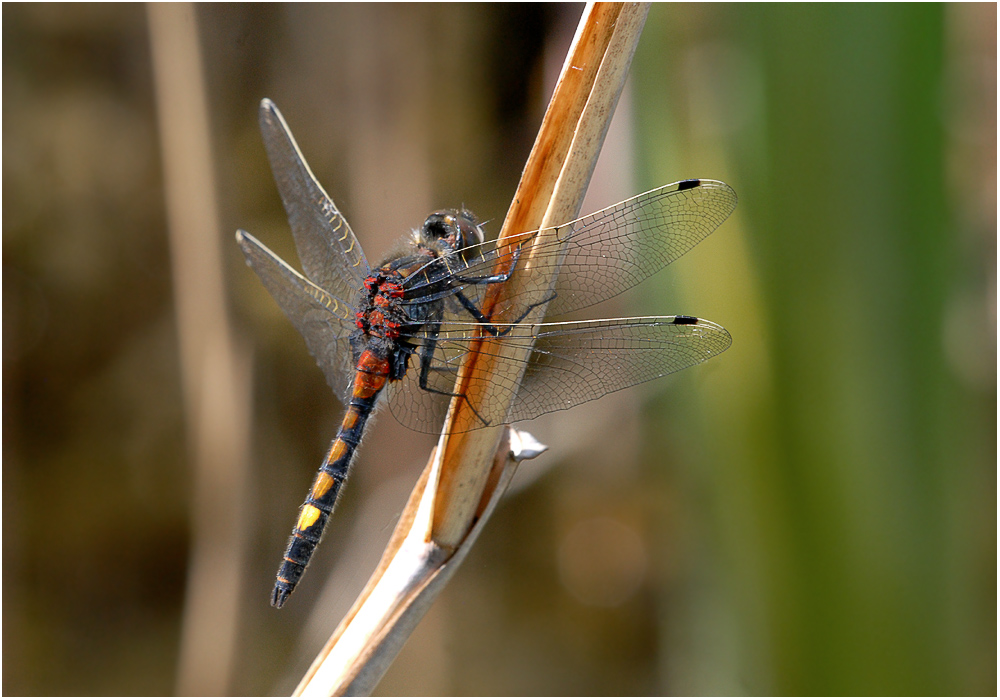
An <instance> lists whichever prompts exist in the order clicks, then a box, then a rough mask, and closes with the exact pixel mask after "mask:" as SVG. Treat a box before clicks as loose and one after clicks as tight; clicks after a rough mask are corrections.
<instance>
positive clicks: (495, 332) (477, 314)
mask: <svg viewBox="0 0 1000 700" xmlns="http://www.w3.org/2000/svg"><path fill="white" fill-rule="evenodd" d="M455 297H456V298H457V299H458V301H459V302H460V303H461V304H462V306H464V307H465V310H466V311H468V312H469V314H471V315H472V317H473V318H474V319H476V320H477V321H479V323H481V324H483V325H482V328H483V330H484V331H486V332H487V333H488V334H489V335H492V336H493V337H494V338H502V337H504V336H505V335H507V334H508V333H510V332H511V331H512V330H514V326H515V325H516V324H518V323H520V322H521V321H523V320H524V319H525V318H526V317H527V315H528V314H530V313H531V311H532V309H535V308H537V307H539V306H541V305H542V304H548V303H549V302H550V301H552V300H553V299H555V298H556V293H555V292H552V293H551V294H550V295H549V296H547V297H545V298H544V299H542V300H541V301H536V302H535V303H534V304H530V305H529V306H528V308H526V309H525V310H524V313H523V314H521V315H520V316H518V317H517V318H515V319H514V320H512V321H511V322H510V323H509V324H504V325H506V328H499V327H497V326H494V325H493V324H491V323H490V319H488V318H487V317H486V315H485V314H484V313H483V312H482V311H480V310H479V309H478V308H477V307H476V305H475V304H473V303H472V301H471V300H470V299H469V298H468V297H467V296H465V295H464V294H462V292H460V291H458V290H456V291H455Z"/></svg>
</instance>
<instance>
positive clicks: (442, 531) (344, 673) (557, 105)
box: [295, 3, 649, 696]
mask: <svg viewBox="0 0 1000 700" xmlns="http://www.w3.org/2000/svg"><path fill="white" fill-rule="evenodd" d="M648 9H649V8H648V5H645V4H641V5H640V4H627V5H626V4H622V3H594V4H589V5H588V6H587V9H586V10H585V12H584V15H583V17H582V18H581V21H580V25H579V26H578V29H577V33H576V37H575V38H574V41H573V45H572V47H571V49H570V52H569V55H568V56H567V59H566V63H565V64H564V66H563V69H562V73H561V74H560V77H559V81H558V83H557V85H556V89H555V92H554V94H553V97H552V100H551V101H550V103H549V108H548V110H547V111H546V114H545V118H544V120H543V122H542V126H541V128H540V130H539V134H538V137H537V138H536V140H535V145H534V147H533V149H532V152H531V155H530V156H529V158H528V162H527V164H526V166H525V169H524V173H523V174H522V177H521V182H520V184H519V185H518V189H517V192H516V193H515V196H514V201H513V202H512V204H511V207H510V210H509V211H508V214H507V218H506V219H505V221H504V225H503V228H502V229H501V234H500V239H501V241H502V240H503V239H504V238H507V237H509V236H514V235H516V234H518V233H520V232H523V231H530V230H534V229H538V228H542V227H544V226H551V225H556V224H561V223H563V222H565V221H569V220H572V219H573V218H575V217H576V215H577V213H578V211H579V208H580V205H581V203H582V201H583V196H584V194H585V193H586V189H587V185H588V184H589V181H590V175H591V173H592V172H593V169H594V166H595V164H596V162H597V156H598V154H599V152H600V147H601V144H602V143H603V140H604V135H605V134H606V132H607V128H608V124H609V123H610V121H611V115H612V114H613V112H614V108H615V105H616V104H617V102H618V97H619V95H620V94H621V89H622V87H623V86H624V83H625V77H626V75H627V73H628V67H629V65H630V63H631V60H632V55H633V53H634V52H635V47H636V45H637V44H638V40H639V35H640V33H641V31H642V25H643V23H644V22H645V18H646V13H647V12H648ZM544 240H546V239H543V238H542V237H541V236H539V237H536V239H535V241H537V242H543V241H544ZM533 245H534V242H533ZM531 254H532V253H531V250H530V249H529V250H526V252H525V253H524V254H523V255H522V258H521V261H520V262H519V264H518V270H519V271H521V270H527V271H529V272H528V273H527V275H525V273H524V272H522V275H520V276H521V277H524V278H525V279H530V277H529V275H530V269H531ZM518 277H519V276H518V275H515V276H514V277H513V278H512V279H511V281H510V282H509V283H508V284H510V283H514V282H515V281H516V280H517V278H518ZM532 284H533V286H534V285H536V284H537V282H533V283H532ZM505 286H506V285H495V287H496V288H497V289H496V294H495V295H494V294H490V295H488V298H487V299H486V302H485V304H484V312H485V313H487V314H489V313H490V311H491V309H492V306H493V305H495V304H497V303H499V302H501V301H502V300H503V295H504V289H503V287H505ZM492 291H493V290H491V292H492ZM543 313H544V309H542V308H539V309H537V310H536V314H537V316H540V315H541V314H543ZM526 320H527V321H530V320H532V319H531V318H529V319H526ZM536 320H537V317H536ZM521 359H522V361H523V363H526V362H527V359H528V356H527V354H524V356H523V357H522V358H521ZM469 363H470V364H469V365H466V367H465V368H463V371H462V372H460V376H459V380H458V382H459V383H458V384H457V387H456V393H461V394H466V395H477V394H476V387H475V386H474V384H473V383H472V381H471V380H470V377H471V376H472V372H471V371H470V370H471V363H476V365H475V369H476V372H475V376H476V379H475V381H476V382H485V383H487V384H488V383H489V382H490V381H491V379H490V376H491V372H492V371H493V363H494V360H493V359H492V358H491V357H489V356H487V355H476V354H475V353H473V354H472V355H471V357H470V360H469ZM513 399H514V395H513V394H510V395H509V396H508V397H506V400H507V401H508V402H509V401H513ZM467 405H468V404H467V402H464V401H457V402H453V404H452V409H451V411H449V415H448V419H447V420H446V422H445V428H444V431H443V432H442V435H441V439H440V441H439V443H438V446H437V448H436V449H435V450H434V452H433V453H432V455H431V460H430V462H429V463H428V465H427V468H426V469H425V470H424V472H423V474H422V475H421V478H420V481H419V482H418V483H417V486H416V488H415V489H414V491H413V493H412V494H411V496H410V500H409V502H408V503H407V505H406V508H405V509H404V511H403V515H402V516H401V517H400V522H399V523H398V524H397V526H396V530H395V532H394V533H393V536H392V538H391V540H390V542H389V544H388V546H387V548H386V551H385V554H384V555H383V558H382V561H381V562H380V564H379V566H378V568H377V569H376V571H375V573H374V574H373V575H372V578H371V579H370V580H369V582H368V584H367V586H366V587H365V590H364V591H362V593H361V595H360V596H359V598H358V600H357V601H356V602H355V603H354V606H353V607H352V608H351V611H350V612H349V613H348V614H347V616H346V617H345V618H344V620H343V621H341V623H340V625H339V626H338V628H337V630H336V631H335V632H334V634H333V636H332V637H331V638H330V640H329V641H328V642H327V644H326V646H325V647H324V648H323V651H322V652H321V653H320V655H319V656H318V657H317V658H316V660H315V661H314V662H313V664H312V666H311V667H310V669H309V671H308V672H307V673H306V675H305V677H304V678H303V679H302V682H301V683H300V684H299V687H298V688H297V689H296V691H295V694H296V695H303V696H305V695H312V696H330V695H346V694H350V695H356V694H357V695H360V694H368V693H370V692H371V690H372V689H373V688H374V687H375V684H376V683H378V681H379V679H380V678H381V677H382V674H383V673H384V672H385V670H386V669H387V668H388V667H389V665H390V664H391V663H392V660H393V659H394V658H395V656H396V654H397V653H398V651H399V649H400V648H402V645H403V643H404V642H405V641H406V639H407V638H408V637H409V635H410V633H411V632H412V630H413V629H414V628H415V627H416V624H417V623H418V622H419V621H420V619H421V617H422V616H423V614H424V613H425V612H426V610H427V609H428V608H429V607H430V605H431V603H432V602H433V601H434V599H435V598H436V596H437V594H438V593H439V592H440V591H441V590H442V589H443V587H444V584H445V583H446V582H447V581H448V579H449V578H450V577H451V575H452V574H453V573H454V571H455V570H456V568H457V566H458V565H459V563H460V562H461V561H462V559H464V557H465V555H466V554H467V553H468V551H469V549H470V548H471V546H472V543H473V542H474V541H475V539H476V538H477V537H478V535H479V532H480V531H481V530H482V528H483V526H484V525H485V523H486V521H487V520H488V518H489V515H490V514H491V513H492V511H493V509H494V508H495V507H496V504H497V502H498V501H499V499H500V497H501V496H502V494H503V492H504V491H505V490H506V488H507V485H508V484H509V482H510V479H511V477H512V476H513V474H514V471H515V469H516V464H517V461H519V460H520V459H523V458H526V457H527V456H532V455H533V454H534V453H537V443H535V445H533V446H531V447H525V446H524V445H523V444H522V441H525V440H529V439H530V440H532V441H533V439H532V438H530V436H525V435H524V434H522V433H519V432H518V431H516V430H513V429H510V428H506V427H504V426H498V427H496V428H484V429H481V430H476V431H473V432H465V433H456V434H451V433H449V427H450V426H452V425H454V424H455V423H456V422H458V421H461V420H463V419H465V420H467V418H464V417H463V413H464V412H465V411H466V410H467V409H466V407H467ZM543 449H544V448H543Z"/></svg>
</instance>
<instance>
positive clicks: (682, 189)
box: [404, 180, 736, 315]
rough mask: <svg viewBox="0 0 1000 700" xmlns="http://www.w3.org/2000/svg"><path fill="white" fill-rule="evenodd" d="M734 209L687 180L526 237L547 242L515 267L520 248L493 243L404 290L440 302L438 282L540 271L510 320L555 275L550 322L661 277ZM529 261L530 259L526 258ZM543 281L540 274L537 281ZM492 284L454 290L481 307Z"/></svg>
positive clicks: (732, 199) (726, 189)
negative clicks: (659, 274) (655, 275)
mask: <svg viewBox="0 0 1000 700" xmlns="http://www.w3.org/2000/svg"><path fill="white" fill-rule="evenodd" d="M735 207H736V193H735V192H734V191H733V189H732V188H731V187H730V186H729V185H727V184H725V183H724V182H718V181H716V180H683V181H681V182H675V183H673V184H671V185H665V186H663V187H659V188H657V189H655V190H651V191H649V192H646V193H645V194H640V195H638V196H636V197H633V198H631V199H628V200H625V201H624V202H620V203H619V204H616V205H614V206H612V207H608V208H607V209H603V210H601V211H599V212H596V213H594V214H591V215H590V216H585V217H583V218H582V219H577V220H576V221H571V222H569V223H567V224H563V225H562V226H558V227H555V228H552V229H543V230H541V231H538V232H532V233H526V234H521V235H520V236H518V237H517V239H516V241H517V242H518V243H523V242H526V241H528V240H530V239H531V238H533V237H534V236H536V235H537V236H541V237H542V238H543V239H544V240H543V241H542V242H540V243H539V244H537V245H534V246H533V249H532V251H531V258H530V261H529V260H528V259H527V258H526V257H525V258H524V259H523V260H518V261H517V264H516V265H513V263H514V261H515V255H516V250H517V249H516V247H515V246H509V245H508V246H501V247H500V248H495V247H494V243H493V242H489V243H484V244H482V245H480V246H473V247H471V248H468V249H465V250H463V251H459V252H457V253H455V254H453V255H451V256H448V257H446V258H438V259H436V260H434V261H432V262H431V263H429V264H428V265H427V266H425V268H423V269H422V270H419V271H418V272H416V273H415V274H413V275H411V276H410V278H408V279H407V280H406V283H405V284H404V289H405V290H406V295H407V299H409V300H412V301H413V302H414V303H417V302H419V301H420V300H421V298H422V296H424V295H422V293H421V292H422V290H428V294H431V293H433V294H436V295H437V296H441V295H442V294H446V293H454V291H453V290H449V291H447V292H442V291H441V284H440V281H441V280H442V279H444V278H446V277H451V278H452V279H455V276H456V275H460V277H461V278H462V279H467V280H476V279H485V278H488V277H489V276H490V275H492V274H494V273H495V271H496V270H497V269H499V270H507V269H511V266H512V265H513V269H514V270H515V271H514V274H515V275H516V274H517V270H519V269H525V270H527V268H528V267H530V268H534V270H535V272H533V273H532V279H533V280H534V279H537V280H538V282H537V284H531V285H528V286H527V288H526V289H524V290H523V291H522V292H521V294H520V296H519V297H512V298H510V302H509V304H508V305H507V307H506V308H507V309H508V310H509V311H510V313H512V314H516V313H517V312H518V310H521V309H524V308H526V306H527V305H529V304H532V303H535V302H537V301H539V300H541V299H543V298H545V296H547V295H548V293H549V282H548V280H550V279H551V278H552V276H553V273H554V272H555V271H556V270H559V277H558V278H557V279H558V281H557V283H556V287H555V290H556V296H555V298H554V299H553V300H552V302H551V303H550V304H549V306H548V313H550V314H552V315H559V314H565V313H568V312H570V311H575V310H577V309H582V308H584V307H586V306H590V305H592V304H597V303H599V302H602V301H605V300H606V299H610V298H611V297H613V296H616V295H618V294H621V293H622V292H624V291H625V290H627V289H630V288H631V287H633V286H635V285H637V284H639V282H641V281H643V280H644V279H646V278H647V277H649V276H650V275H652V274H653V273H655V272H658V271H659V270H661V269H663V268H664V267H666V266H667V265H669V264H670V263H672V262H673V261H674V260H676V259H677V258H679V257H681V256H682V255H684V253H686V252H687V251H689V250H691V248H693V247H694V246H695V245H697V244H698V243H699V242H700V241H702V240H703V239H704V238H705V237H707V236H708V235H709V234H710V233H712V231H714V230H715V229H716V228H718V227H719V225H721V224H722V222H723V221H725V220H726V218H727V217H728V216H729V215H730V214H731V213H732V212H733V209H735ZM525 255H527V253H525ZM536 273H537V274H536ZM487 287H488V285H487V284H475V282H464V283H463V284H462V285H456V286H455V288H458V289H462V290H463V293H464V294H465V295H466V296H468V297H469V298H470V299H473V300H475V301H476V302H477V303H478V301H480V300H481V298H482V295H483V294H484V293H485V289H486V288H487Z"/></svg>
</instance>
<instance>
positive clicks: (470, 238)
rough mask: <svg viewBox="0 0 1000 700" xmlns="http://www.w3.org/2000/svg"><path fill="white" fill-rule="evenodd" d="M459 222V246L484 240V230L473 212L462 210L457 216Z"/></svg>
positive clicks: (464, 246)
mask: <svg viewBox="0 0 1000 700" xmlns="http://www.w3.org/2000/svg"><path fill="white" fill-rule="evenodd" d="M455 221H456V223H457V224H458V239H459V240H458V247H459V248H466V247H468V246H470V245H477V244H479V243H482V242H483V231H482V229H481V228H479V224H478V223H477V222H476V217H475V216H473V214H472V212H468V211H461V212H459V213H458V215H457V216H456V217H455Z"/></svg>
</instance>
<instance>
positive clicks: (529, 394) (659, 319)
mask: <svg viewBox="0 0 1000 700" xmlns="http://www.w3.org/2000/svg"><path fill="white" fill-rule="evenodd" d="M535 337H536V341H535V346H534V348H533V349H532V355H531V360H530V361H529V363H528V369H527V371H526V372H525V374H524V377H523V378H522V380H521V386H520V388H519V390H518V393H517V399H516V401H515V404H514V406H513V407H512V409H511V413H510V422H512V423H513V422H516V421H521V420H530V419H531V418H537V417H538V416H540V415H542V414H545V413H550V412H552V411H559V410H563V409H567V408H572V407H573V406H577V405H579V404H581V403H585V402H587V401H593V400H594V399H597V398H600V397H601V396H604V395H605V394H610V393H611V392H613V391H618V390H620V389H625V388H627V387H630V386H635V385H636V384H641V383H643V382H648V381H650V380H652V379H656V378H658V377H664V376H666V375H668V374H672V373H674V372H677V371H679V370H682V369H684V368H686V367H691V366H692V365H696V364H699V363H701V362H705V361H706V360H708V359H710V358H712V357H715V356H716V355H718V354H720V353H722V352H724V351H725V350H726V349H727V348H728V347H729V346H730V344H732V338H731V337H730V335H729V332H728V331H726V329H725V328H723V327H722V326H720V325H718V324H715V323H712V322H711V321H706V320H704V319H699V318H694V317H692V316H649V317H643V318H616V319H607V320H599V321H580V322H572V323H547V324H542V325H541V326H540V327H539V330H538V331H537V333H536V334H535Z"/></svg>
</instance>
